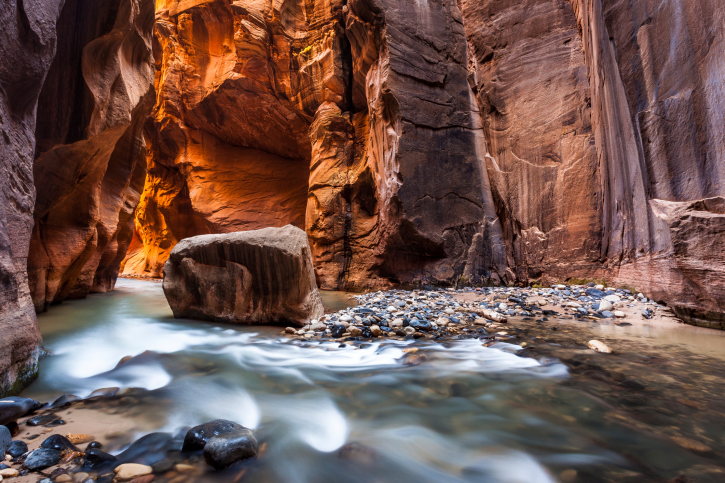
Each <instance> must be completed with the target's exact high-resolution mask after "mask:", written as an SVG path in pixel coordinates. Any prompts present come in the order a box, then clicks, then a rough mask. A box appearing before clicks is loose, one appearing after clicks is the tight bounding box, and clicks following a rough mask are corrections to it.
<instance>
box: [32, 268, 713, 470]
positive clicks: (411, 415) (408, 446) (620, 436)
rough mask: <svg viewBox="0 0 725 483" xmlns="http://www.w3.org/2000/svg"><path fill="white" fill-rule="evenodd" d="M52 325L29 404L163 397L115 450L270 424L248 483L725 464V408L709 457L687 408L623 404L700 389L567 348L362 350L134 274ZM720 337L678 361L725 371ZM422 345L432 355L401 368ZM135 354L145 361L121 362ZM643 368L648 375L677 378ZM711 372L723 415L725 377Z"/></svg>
mask: <svg viewBox="0 0 725 483" xmlns="http://www.w3.org/2000/svg"><path fill="white" fill-rule="evenodd" d="M325 301H326V305H328V306H334V308H340V307H341V306H343V305H345V301H344V300H343V299H342V298H341V297H340V296H336V295H335V294H325ZM38 320H39V324H40V329H41V332H42V334H43V339H44V345H45V348H46V349H47V350H48V352H49V355H48V356H47V357H45V358H44V359H43V360H42V361H41V363H40V377H39V379H38V380H37V381H36V382H34V383H33V384H32V385H31V386H30V387H29V388H28V389H27V390H26V391H25V392H24V393H23V396H26V397H33V398H36V399H39V400H43V401H48V400H52V399H54V398H56V397H58V396H60V395H62V394H68V393H72V394H75V395H77V396H81V397H86V396H87V395H88V394H90V393H91V392H92V391H94V390H96V389H98V388H102V387H109V386H118V387H136V388H143V389H146V390H148V391H144V392H142V393H141V394H142V395H141V396H139V397H137V398H134V399H133V402H134V404H133V407H131V408H129V407H126V408H125V409H123V411H122V413H121V414H122V415H123V417H125V418H128V419H129V421H130V428H131V433H132V434H131V435H130V436H129V437H128V438H127V439H126V440H124V439H123V438H121V439H120V440H119V441H118V442H117V444H116V447H115V448H114V447H113V444H111V445H110V446H108V448H109V451H111V450H113V451H114V452H117V451H120V450H121V449H123V447H124V445H126V444H128V442H129V441H130V440H131V439H133V438H137V437H139V436H141V435H143V434H146V433H149V432H151V431H169V432H176V431H179V430H181V428H184V427H189V426H193V425H195V424H199V423H202V422H205V421H208V420H211V419H217V418H224V419H230V420H233V421H236V422H239V423H241V424H243V425H245V426H247V427H249V428H253V429H255V430H256V432H257V438H258V440H259V441H260V443H261V444H263V445H264V448H265V452H264V454H263V455H262V456H260V457H259V458H258V461H256V462H255V463H254V465H252V466H251V467H250V468H249V470H250V471H249V472H248V473H246V475H245V477H244V481H252V482H331V483H332V482H343V481H344V482H407V481H410V482H436V483H441V482H454V481H456V482H457V481H470V482H474V481H475V482H479V481H491V482H517V483H518V482H527V483H528V482H549V481H565V482H567V481H637V482H640V481H667V480H669V479H671V478H673V477H676V476H677V475H679V474H682V473H683V472H686V471H687V472H689V473H688V475H689V474H695V475H696V476H697V475H699V477H700V478H701V480H699V481H709V478H710V477H712V475H716V474H719V473H718V472H719V471H720V468H721V465H722V457H721V452H720V451H721V448H722V447H723V445H724V444H725V441H724V440H723V427H722V426H720V424H721V422H722V421H723V419H722V414H721V413H717V415H716V416H715V417H714V419H713V418H712V414H710V415H709V417H711V419H709V421H711V423H712V425H714V426H715V427H707V426H706V423H703V425H705V427H700V426H698V427H699V428H700V429H699V430H700V431H702V432H704V433H706V434H705V437H704V441H709V442H710V444H709V446H708V447H707V450H703V449H702V448H699V449H698V448H696V449H697V451H693V450H692V448H689V449H688V448H687V447H686V446H687V444H684V445H683V444H678V443H677V442H676V437H673V436H668V435H667V434H666V432H665V433H663V431H664V430H662V431H660V430H659V429H657V427H656V426H657V425H658V424H659V425H669V427H671V426H673V425H675V423H673V422H672V421H670V420H667V417H672V418H675V419H676V418H679V417H680V414H679V413H678V414H675V415H674V416H672V413H673V411H674V412H676V410H673V408H672V407H665V408H664V410H663V411H661V412H660V413H658V414H657V415H658V416H659V417H660V420H659V421H655V422H654V423H653V422H651V421H649V422H647V421H645V423H644V426H642V425H638V424H633V423H632V422H631V421H630V420H628V418H631V417H632V415H631V413H628V412H626V411H627V410H628V409H627V407H625V406H626V404H625V402H618V401H619V399H622V397H623V396H627V397H629V396H630V395H631V394H630V392H629V391H632V390H634V389H636V390H639V391H640V393H643V391H644V395H643V397H645V399H647V401H645V403H641V404H640V406H643V405H644V407H646V408H650V409H652V408H653V407H654V408H655V409H656V408H657V407H658V406H657V405H653V403H651V402H650V401H649V399H652V400H654V399H656V400H658V401H659V398H660V392H662V391H664V390H666V388H667V385H668V384H669V385H670V387H671V386H672V385H673V384H675V383H677V384H680V383H685V382H681V381H680V382H678V381H674V382H673V381H665V382H663V383H662V385H663V386H662V387H661V388H660V387H659V386H656V383H650V382H647V377H648V376H646V375H645V376H642V377H639V376H638V377H639V379H638V381H645V382H644V384H645V385H646V386H647V389H646V390H645V389H642V388H641V387H639V388H637V387H635V388H634V389H632V388H629V387H628V386H627V387H626V388H625V389H621V390H619V392H616V393H615V394H614V395H612V394H610V392H611V391H610V392H607V391H604V390H603V389H602V388H601V387H600V386H598V385H597V384H599V383H600V381H599V380H598V379H597V378H596V377H591V374H589V375H586V374H584V372H586V371H584V372H582V371H577V370H572V366H571V364H565V363H564V362H562V358H564V357H567V358H569V356H570V355H571V354H569V355H566V354H563V355H562V354H557V353H556V350H550V351H546V350H544V351H541V352H540V353H539V354H538V355H534V356H531V354H529V356H527V357H524V356H522V355H520V354H521V347H520V346H519V345H517V344H513V343H496V344H494V345H492V346H491V347H484V346H483V344H482V343H481V341H479V340H476V339H470V340H460V341H451V342H446V343H439V342H432V341H429V342H414V341H397V340H395V341H392V340H385V341H382V342H370V343H362V344H359V345H357V346H349V345H342V346H341V345H340V344H338V343H334V342H301V341H291V340H290V339H287V338H286V337H284V336H282V335H280V331H281V328H279V327H237V326H218V325H214V324H208V323H202V322H195V321H188V320H177V319H174V318H173V316H172V314H171V310H170V309H169V307H168V305H167V303H166V300H165V298H164V295H163V291H162V288H161V284H159V283H155V282H149V281H138V280H130V279H119V281H118V283H117V286H116V290H115V291H114V292H111V293H107V294H96V295H91V296H89V297H88V298H87V299H86V300H78V301H69V302H65V303H63V304H62V305H60V306H57V307H53V308H51V310H50V311H49V312H48V313H46V314H42V315H40V316H39V319H38ZM707 333H708V332H704V333H702V334H703V335H695V336H693V335H692V334H691V333H689V332H688V336H687V337H688V339H687V343H688V344H695V346H696V347H700V346H699V345H698V343H697V342H695V343H693V342H692V340H691V339H692V338H693V337H694V338H695V339H698V338H701V339H702V344H704V347H705V348H706V349H703V351H704V352H706V354H705V355H703V354H702V353H698V351H697V350H693V349H692V348H691V347H686V346H685V345H683V347H681V350H682V354H684V355H682V354H680V353H676V354H675V356H674V358H673V360H671V361H669V362H671V363H673V364H674V363H676V362H678V361H679V362H682V361H687V357H690V356H691V357H694V358H696V360H697V361H700V362H701V363H702V364H703V367H708V364H715V363H720V365H722V359H720V358H719V356H720V355H721V354H722V351H723V349H722V347H723V345H722V344H717V347H715V348H713V347H712V337H708V336H707V335H706V334H707ZM698 334H699V333H698ZM657 340H659V339H657V338H655V342H654V344H655V345H656V341H657ZM667 340H669V339H667ZM718 340H719V341H723V340H725V339H722V338H720V339H718ZM413 344H415V347H417V348H418V349H419V353H420V354H424V355H425V358H426V359H425V361H424V362H423V363H422V364H417V365H406V364H403V363H401V360H402V358H403V356H404V355H405V353H404V352H403V351H404V350H405V349H406V348H410V347H411V346H412V345H413ZM543 346H544V343H543V341H542V347H543ZM550 346H551V347H554V349H556V347H557V346H560V344H558V343H556V342H554V343H551V344H550ZM703 351H699V352H703ZM708 351H710V352H712V351H714V352H715V354H710V353H707V352H708ZM577 354H579V353H577ZM126 356H132V358H131V359H130V360H128V361H127V362H125V363H123V364H121V365H118V364H119V361H120V360H121V359H122V358H124V357H126ZM585 356H586V357H590V356H589V355H587V354H585ZM598 356H599V355H597V357H598ZM640 356H641V357H646V356H645V355H642V354H638V355H636V357H640ZM576 357H578V356H577V355H576V354H575V355H574V356H571V358H572V360H573V359H576ZM592 357H593V356H592ZM636 357H635V356H632V357H630V358H627V359H623V360H622V359H617V364H619V365H620V369H621V365H622V364H627V366H626V367H627V369H625V370H626V371H627V372H628V374H629V371H630V369H632V367H634V366H636V365H637V364H640V362H638V360H635V359H636ZM683 357H684V359H683ZM567 360H569V359H567ZM609 360H614V359H609ZM713 361H715V362H713ZM588 363H590V364H591V362H588ZM640 365H642V364H640ZM665 365H666V364H665ZM688 366H689V368H690V369H692V368H693V366H692V365H691V364H688ZM642 367H644V369H642V368H640V369H641V370H642V371H643V374H648V372H647V371H650V372H653V373H657V375H658V376H661V375H662V374H660V373H659V372H658V368H656V367H652V366H651V365H650V367H649V369H647V367H646V366H642ZM663 367H664V366H663ZM660 369H662V368H660ZM696 369H697V371H699V372H700V373H701V372H702V370H701V368H700V366H697V368H696ZM591 370H593V371H595V372H596V369H591ZM637 370H638V369H637V368H636V367H635V368H634V369H632V373H636V372H637ZM662 370H664V369H662ZM683 370H684V369H683ZM692 370H694V369H692ZM717 370H718V371H719V369H717ZM706 371H707V370H706ZM590 372H591V371H590ZM608 372H609V373H611V372H612V371H608ZM583 374H584V375H583ZM702 375H703V377H705V376H708V377H709V378H710V379H707V380H708V381H710V382H708V383H707V384H709V391H710V392H708V394H710V395H711V396H712V399H715V400H714V401H713V404H715V406H714V407H715V408H716V409H717V410H721V409H722V408H723V403H722V392H721V393H720V394H719V396H717V395H716V393H717V391H720V390H722V384H723V381H722V379H721V374H720V373H719V372H717V371H716V372H707V373H706V374H702ZM658 380H659V379H658ZM630 385H631V384H630ZM655 386H656V387H655ZM607 387H609V386H607ZM650 389H652V390H655V391H659V392H657V393H656V394H655V393H652V394H650V393H647V391H649V390H650ZM602 391H604V392H602ZM713 393H715V394H713ZM677 394H679V395H680V396H681V393H680V392H679V390H678V393H677ZM610 396H611V397H610ZM684 397H685V396H681V398H684ZM718 397H719V399H718ZM664 399H665V400H666V399H667V397H664ZM672 399H673V400H674V399H677V397H675V395H673V396H672ZM688 400H690V399H688ZM630 403H631V401H630ZM631 404H634V405H636V404H638V403H636V402H635V403H631ZM692 404H693V405H687V404H685V406H684V407H685V408H686V410H687V415H685V416H684V417H687V418H689V419H690V420H693V421H696V422H697V421H699V420H698V419H697V418H698V417H703V416H704V413H703V411H707V410H708V408H707V406H703V407H700V406H701V405H702V404H705V405H707V404H708V403H707V402H704V403H701V402H697V401H696V402H693V403H692ZM682 405H683V404H680V405H679V406H682ZM679 406H678V407H679ZM695 407H697V408H699V409H697V410H696V409H693V408H695ZM114 411H115V410H114ZM111 412H112V411H109V417H110V414H111ZM696 413H697V414H696ZM622 415H623V416H622ZM662 418H665V420H664V421H662ZM635 419H636V418H635ZM678 421H679V419H678ZM677 424H679V423H677ZM697 424H700V423H699V422H698V423H697ZM680 426H681V425H678V426H677V427H678V428H680ZM653 428H654V429H653ZM688 431H689V430H688ZM695 433H697V431H695ZM678 434H679V433H678ZM696 437H697V436H696ZM672 438H675V439H674V440H673V439H672ZM699 441H703V439H702V438H700V439H699ZM703 468H704V469H703ZM724 474H725V473H724ZM703 478H704V479H703ZM200 479H202V480H203V479H210V480H214V479H215V476H214V474H212V473H209V474H207V475H205V476H203V477H200ZM216 479H217V480H219V478H218V477H217V478H216ZM222 480H224V478H222ZM713 481H717V480H713Z"/></svg>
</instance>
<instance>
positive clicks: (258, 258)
mask: <svg viewBox="0 0 725 483" xmlns="http://www.w3.org/2000/svg"><path fill="white" fill-rule="evenodd" d="M164 294H165V295H166V299H167V300H168V302H169V305H170V306H171V310H173V312H174V316H175V317H178V318H183V317H186V318H194V319H203V320H215V321H221V322H228V323H238V324H260V323H262V324H263V323H267V324H269V323H273V322H274V323H293V324H297V325H305V324H306V323H308V322H309V321H310V320H312V319H314V318H319V317H320V316H322V314H323V312H324V309H323V307H322V300H321V299H320V294H319V292H318V291H317V285H316V284H315V273H314V268H313V266H312V258H311V256H310V247H309V244H308V242H307V235H306V234H305V232H304V231H302V230H300V229H299V228H295V227H294V226H292V225H287V226H285V227H283V228H264V229H261V230H252V231H246V232H236V233H226V234H221V235H199V236H196V237H192V238H186V239H184V240H182V241H181V242H179V243H178V244H177V245H176V246H175V247H174V249H173V250H172V251H171V255H170V256H169V259H168V260H167V262H166V265H165V266H164Z"/></svg>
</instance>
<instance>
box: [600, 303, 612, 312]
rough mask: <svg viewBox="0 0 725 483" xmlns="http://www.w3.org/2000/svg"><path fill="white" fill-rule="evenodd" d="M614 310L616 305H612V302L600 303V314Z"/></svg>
mask: <svg viewBox="0 0 725 483" xmlns="http://www.w3.org/2000/svg"><path fill="white" fill-rule="evenodd" d="M613 308H614V305H612V302H610V301H609V300H602V301H601V302H599V308H598V310H599V312H604V311H605V310H607V311H610V310H612V309H613Z"/></svg>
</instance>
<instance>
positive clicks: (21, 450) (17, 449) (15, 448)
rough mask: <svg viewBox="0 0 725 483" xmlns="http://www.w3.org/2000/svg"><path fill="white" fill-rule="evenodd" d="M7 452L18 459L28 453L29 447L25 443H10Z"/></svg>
mask: <svg viewBox="0 0 725 483" xmlns="http://www.w3.org/2000/svg"><path fill="white" fill-rule="evenodd" d="M7 452H8V454H9V455H10V456H12V457H13V458H17V457H18V456H21V455H24V454H25V453H27V452H28V445H27V444H26V443H25V442H24V441H19V440H18V441H13V442H12V443H10V446H9V447H8V449H7Z"/></svg>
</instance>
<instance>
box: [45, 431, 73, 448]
mask: <svg viewBox="0 0 725 483" xmlns="http://www.w3.org/2000/svg"><path fill="white" fill-rule="evenodd" d="M40 447H41V448H45V449H54V450H56V451H63V450H66V449H69V450H71V451H80V449H78V448H77V447H76V446H75V445H74V444H73V443H71V442H70V441H69V440H68V438H66V437H65V436H61V435H60V434H54V435H52V436H49V437H48V438H46V440H45V441H43V443H42V444H41V445H40Z"/></svg>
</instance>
